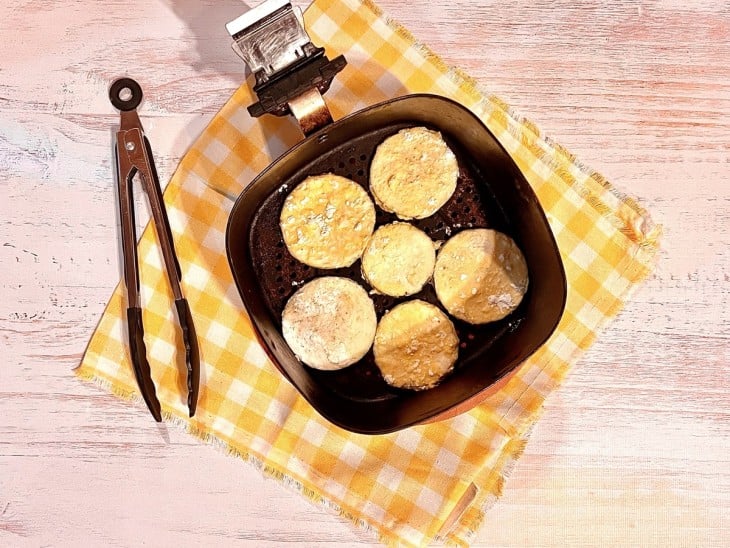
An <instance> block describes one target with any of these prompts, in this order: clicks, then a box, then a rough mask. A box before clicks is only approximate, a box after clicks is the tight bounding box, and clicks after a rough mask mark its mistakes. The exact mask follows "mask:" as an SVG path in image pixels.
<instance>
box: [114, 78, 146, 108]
mask: <svg viewBox="0 0 730 548" xmlns="http://www.w3.org/2000/svg"><path fill="white" fill-rule="evenodd" d="M109 100H110V101H111V102H112V105H114V107H115V108H117V109H118V110H121V111H125V112H126V111H129V110H134V109H136V108H137V107H138V106H139V104H140V103H141V102H142V88H141V87H140V85H139V84H138V83H137V82H135V81H134V80H132V79H131V78H120V79H119V80H115V81H114V83H113V84H112V85H111V87H110V88H109Z"/></svg>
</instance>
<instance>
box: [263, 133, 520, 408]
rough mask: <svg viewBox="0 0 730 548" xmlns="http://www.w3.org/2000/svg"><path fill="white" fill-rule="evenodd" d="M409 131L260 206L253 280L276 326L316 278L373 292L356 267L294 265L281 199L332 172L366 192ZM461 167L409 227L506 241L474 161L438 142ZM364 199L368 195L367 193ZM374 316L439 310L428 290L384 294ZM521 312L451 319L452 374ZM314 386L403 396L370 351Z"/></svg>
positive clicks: (314, 170)
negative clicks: (398, 309)
mask: <svg viewBox="0 0 730 548" xmlns="http://www.w3.org/2000/svg"><path fill="white" fill-rule="evenodd" d="M404 127H408V125H407V124H397V125H392V126H388V127H386V128H383V129H380V130H378V131H375V132H372V133H368V134H365V135H362V136H359V137H357V138H356V139H353V140H351V141H348V142H347V143H343V144H341V145H339V146H337V147H336V148H334V149H333V150H332V151H330V152H329V153H327V154H325V155H323V156H322V157H320V158H318V159H317V160H316V161H315V162H313V163H312V164H310V165H309V166H307V168H306V169H305V170H303V171H301V172H299V173H297V174H296V175H294V176H293V177H292V178H291V179H290V180H288V181H286V182H285V183H284V184H283V185H281V187H279V189H278V190H277V191H275V192H273V193H272V194H271V195H270V196H269V197H268V198H267V199H266V201H265V202H264V203H263V205H262V207H261V209H260V210H259V211H258V213H257V215H256V219H255V220H254V223H253V225H252V228H251V231H252V234H251V236H252V238H251V241H253V242H256V245H255V246H254V248H253V249H252V253H253V258H254V267H255V269H256V275H257V278H258V280H259V283H260V285H261V290H262V291H263V294H264V297H265V300H266V303H267V305H268V307H269V310H270V311H271V313H272V314H273V316H274V317H275V318H276V319H277V321H278V322H279V325H280V318H281V313H282V311H283V309H284V306H285V305H286V302H287V300H288V299H289V297H291V295H292V294H293V293H294V292H295V291H296V290H297V289H298V288H299V287H301V286H302V285H304V284H305V283H306V282H307V281H309V280H311V279H313V278H316V277H319V276H344V277H347V278H350V279H352V280H355V281H356V282H358V283H359V284H361V285H362V286H363V287H365V288H366V289H367V290H368V291H369V290H370V289H371V287H370V286H369V285H368V283H367V282H365V281H364V280H363V278H362V274H361V272H360V261H359V260H358V261H356V262H355V264H353V265H352V266H351V267H349V268H341V269H335V270H323V269H316V268H312V267H309V266H307V265H305V264H302V263H300V262H299V261H297V260H296V259H294V258H293V257H292V256H291V255H290V254H289V252H288V250H287V248H286V245H285V244H284V240H283V238H282V234H281V230H280V228H279V215H280V212H281V208H282V206H283V204H284V200H285V199H286V196H287V195H288V194H289V192H291V190H292V189H293V188H294V187H295V186H296V185H297V184H298V183H300V182H301V181H302V180H304V179H305V178H306V177H307V176H310V175H318V174H321V173H335V174H337V175H341V176H343V177H347V178H348V179H352V180H353V181H355V182H357V183H358V184H360V185H362V186H363V188H365V189H366V190H368V169H369V165H370V161H371V159H372V157H373V154H374V153H375V149H376V148H377V146H378V145H379V144H380V143H381V142H382V141H383V140H384V139H386V138H387V137H388V136H390V135H392V134H394V133H396V132H398V131H399V130H401V129H403V128H404ZM444 138H445V139H446V141H447V143H448V144H449V146H450V148H451V149H452V150H453V151H454V153H455V154H456V157H457V160H458V162H459V179H458V183H457V187H456V191H455V192H454V194H453V196H452V197H451V198H450V199H449V201H448V202H447V203H446V204H445V205H444V206H443V207H442V208H441V209H440V210H439V211H438V212H436V214H434V215H432V216H431V217H429V218H427V219H421V220H416V221H412V223H413V224H414V225H415V226H417V227H418V228H420V229H421V230H423V231H424V232H425V233H426V234H428V235H429V236H430V237H431V239H433V240H434V241H445V240H447V239H448V238H449V237H450V236H451V235H453V234H456V233H457V232H459V231H461V230H463V229H466V228H494V229H496V230H500V231H502V232H505V233H507V234H510V232H511V231H510V229H509V223H508V220H507V217H506V216H505V214H504V212H503V211H502V209H501V208H500V207H499V204H498V203H497V201H496V199H495V198H494V196H493V195H492V193H491V191H490V189H489V185H488V179H485V178H484V177H483V175H482V174H480V173H478V172H477V170H476V169H475V168H474V166H473V164H472V162H471V161H470V160H469V158H468V157H467V156H466V155H465V154H464V153H463V151H462V150H461V149H460V148H459V147H458V145H457V144H456V143H455V142H454V141H453V140H451V139H449V138H448V136H444ZM368 192H369V190H368ZM376 212H377V215H376V227H377V226H380V225H383V224H387V223H390V222H393V221H396V220H397V218H396V216H395V215H393V214H391V213H386V212H385V211H382V210H381V209H380V208H378V207H377V206H376ZM372 298H373V302H374V304H375V311H376V313H377V315H378V318H380V317H381V316H382V315H383V314H384V313H385V312H386V311H387V310H389V309H391V308H393V306H395V305H396V304H398V303H400V302H403V301H406V300H409V299H422V300H425V301H428V302H430V303H433V304H435V305H436V306H439V307H440V308H441V309H442V310H443V307H442V306H441V304H440V303H439V301H438V299H437V297H436V292H435V291H434V289H433V286H432V285H431V284H430V283H429V284H427V285H426V287H425V288H424V289H423V290H422V291H421V292H420V293H417V294H416V295H412V296H410V297H403V298H395V297H388V296H386V295H378V294H373V295H372ZM522 314H523V313H522V311H521V308H518V309H517V310H516V311H515V312H514V313H513V314H511V315H510V316H509V317H508V318H506V319H504V320H502V321H499V322H494V323H490V324H486V325H481V326H474V325H470V324H467V323H465V322H461V321H459V320H456V319H454V318H451V319H452V321H454V325H455V327H456V330H457V333H458V335H459V341H460V349H459V360H458V361H457V363H456V366H455V370H456V369H458V368H459V366H460V365H461V364H462V363H464V362H465V361H466V360H467V359H468V358H469V356H471V355H473V354H475V353H476V352H480V351H481V350H484V349H485V348H486V347H488V346H489V345H491V344H492V342H493V341H494V340H496V339H497V338H498V337H499V336H500V335H501V334H503V333H504V332H505V331H506V330H509V329H513V328H515V327H516V326H517V325H518V324H519V322H520V321H521V320H522V317H523V316H522ZM312 374H313V375H314V376H315V377H316V379H317V381H318V382H320V383H323V384H324V385H327V386H328V387H330V388H331V389H332V390H335V391H337V392H339V393H340V394H342V395H344V396H346V397H348V398H350V399H355V400H374V399H382V398H389V397H397V396H398V395H399V394H402V393H403V391H401V390H398V389H394V388H392V387H390V386H388V385H387V384H386V383H385V381H384V380H383V379H382V377H381V375H380V372H379V370H378V368H377V366H376V365H375V362H374V360H373V356H372V350H371V351H370V352H369V353H368V354H367V355H366V356H365V357H364V358H363V359H362V360H361V361H360V362H358V363H357V364H355V365H353V366H351V367H348V368H345V369H343V370H340V371H334V372H321V371H316V370H312Z"/></svg>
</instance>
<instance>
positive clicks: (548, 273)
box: [227, 96, 565, 433]
mask: <svg viewBox="0 0 730 548" xmlns="http://www.w3.org/2000/svg"><path fill="white" fill-rule="evenodd" d="M416 125H422V126H426V127H429V128H431V129H435V130H438V131H440V132H441V133H442V134H443V136H444V138H445V140H446V142H447V143H448V144H449V146H450V148H451V149H452V150H453V151H454V153H455V154H456V157H457V160H458V162H459V167H460V173H459V180H458V184H457V189H456V192H455V193H454V195H453V196H452V197H451V199H450V200H449V201H448V202H447V203H446V204H445V205H444V207H443V208H441V209H440V210H439V211H438V212H437V213H436V214H435V215H433V216H431V217H429V218H427V219H422V220H418V221H413V224H415V225H416V226H417V227H419V228H421V229H422V230H424V231H425V232H426V233H427V234H428V235H429V236H430V237H431V238H432V239H433V240H435V241H445V240H446V239H448V238H449V236H451V235H453V234H456V233H457V232H459V231H460V230H463V229H466V228H482V227H483V228H494V229H496V230H500V231H502V232H505V233H506V234H508V235H510V236H511V237H512V238H514V239H515V241H516V242H517V244H518V245H519V246H520V248H521V249H522V250H523V253H524V254H525V257H526V260H527V263H528V269H529V273H530V287H529V289H528V293H527V295H526V296H525V298H524V299H523V301H522V303H521V304H520V306H519V307H518V309H517V310H516V311H514V312H513V313H512V314H511V315H510V316H508V317H507V318H505V319H504V320H502V321H498V322H493V323H490V324H485V325H481V326H474V325H470V324H467V323H465V322H461V321H459V320H456V319H454V318H452V321H454V325H455V326H456V329H457V332H458V334H459V340H460V343H461V344H460V350H459V359H458V361H457V363H456V365H455V368H454V371H453V372H452V373H450V374H449V375H448V376H447V377H446V378H445V379H444V380H443V381H442V383H441V384H439V386H437V387H436V388H433V389H430V390H427V391H422V392H413V391H409V390H400V389H396V388H393V387H390V386H389V385H387V384H386V383H385V381H384V380H383V379H382V377H381V375H380V372H379V370H378V368H377V367H376V366H375V363H374V360H373V357H372V351H370V352H369V353H368V354H367V355H366V356H365V358H363V359H362V360H361V361H360V362H358V363H357V364H355V365H353V366H350V367H348V368H345V369H342V370H340V371H334V372H323V371H317V370H314V369H312V368H309V367H307V366H305V365H303V364H301V362H299V361H298V360H297V359H296V358H295V357H294V356H293V354H292V353H291V351H290V350H289V348H288V346H287V345H286V343H285V341H284V340H283V337H282V336H281V331H280V329H281V312H282V310H283V308H284V305H285V304H286V302H287V300H288V298H289V297H290V296H291V295H292V294H293V293H294V292H295V291H296V290H297V289H298V288H299V287H301V286H302V285H303V284H304V283H306V282H307V281H309V280H311V279H313V278H315V277H318V276H327V275H336V276H346V277H349V278H351V279H353V280H355V281H357V282H358V283H360V284H361V285H363V287H365V288H366V289H368V290H369V289H370V286H369V285H368V284H367V283H366V282H365V281H364V280H363V278H362V275H361V273H360V261H357V262H356V263H355V264H354V265H353V266H352V267H350V268H345V269H336V270H322V269H315V268H311V267H309V266H307V265H304V264H302V263H300V262H299V261H297V260H296V259H294V258H293V257H292V256H291V255H290V254H289V252H288V251H287V249H286V246H285V245H284V242H283V238H282V234H281V230H280V228H279V214H280V211H281V207H282V205H283V203H284V200H285V198H286V196H287V195H288V193H289V192H290V191H291V190H292V189H293V188H294V187H295V186H296V185H297V184H298V183H300V182H301V181H303V180H304V179H305V178H306V177H308V176H310V175H317V174H321V173H327V172H331V173H335V174H338V175H342V176H344V177H348V178H350V179H352V180H354V181H356V182H357V183H359V184H360V185H362V186H363V187H364V188H365V189H366V190H368V169H369V165H370V161H371V159H372V157H373V154H374V152H375V149H376V148H377V146H378V145H379V144H380V143H381V142H382V141H383V140H384V139H385V138H387V137H388V136H390V135H392V134H394V133H396V132H397V131H399V130H400V129H403V128H405V127H412V126H416ZM376 210H377V222H376V226H380V225H382V224H385V223H389V222H392V221H394V220H396V217H395V216H394V215H392V214H389V213H386V212H384V211H382V210H380V209H379V208H377V207H376ZM227 248H228V253H229V260H230V263H231V267H232V270H233V273H234V278H235V280H236V283H237V284H238V287H239V290H240V291H241V294H242V297H243V301H244V304H245V305H246V307H247V308H248V310H249V313H251V316H252V319H253V321H254V325H255V326H256V328H257V331H258V332H259V335H260V336H261V338H262V339H263V341H264V343H265V345H266V346H267V350H268V351H269V354H270V355H271V357H272V359H273V360H274V362H275V363H276V364H277V366H278V367H279V368H280V369H281V370H282V373H284V374H285V375H286V376H287V377H288V378H289V380H290V381H291V382H292V383H293V384H294V385H295V386H296V387H297V388H298V389H299V391H300V392H301V393H302V394H303V395H304V396H305V398H306V399H307V400H308V401H309V402H310V403H311V404H312V405H313V406H314V407H315V408H316V409H317V410H318V411H319V412H320V413H322V415H324V416H325V417H326V418H327V419H329V420H330V421H332V422H333V423H335V424H338V425H340V426H342V427H344V428H347V429H350V430H354V431H358V432H364V433H381V432H387V431H392V430H397V429H399V428H403V427H405V426H409V425H411V424H415V423H418V422H421V421H423V420H426V419H428V418H432V417H433V416H435V415H437V414H439V413H441V412H444V411H447V410H448V409H450V408H451V407H453V406H455V405H458V404H459V403H461V402H463V401H464V400H465V399H468V398H470V397H472V396H474V395H475V394H477V393H478V392H480V391H482V390H484V389H486V388H488V387H489V386H490V385H491V384H492V383H494V382H495V381H496V380H498V379H499V378H501V377H502V376H503V375H505V374H507V373H508V372H510V371H511V370H512V369H514V368H515V367H516V366H517V365H518V364H519V363H520V362H521V361H523V360H524V359H525V358H526V357H527V356H529V355H530V354H532V353H533V352H534V351H535V350H536V349H537V348H538V347H539V346H540V345H541V344H542V343H543V342H544V341H545V339H547V337H548V336H549V335H550V333H552V331H553V330H554V328H555V326H556V325H557V322H558V320H559V318H560V315H561V314H562V310H563V307H564V301H565V278H564V274H563V270H562V264H561V262H560V257H559V254H558V252H557V247H556V246H555V242H554V240H553V238H552V234H551V233H550V230H549V227H548V225H547V221H546V220H545V216H544V214H543V213H542V210H541V209H540V206H539V204H538V203H537V200H536V198H535V196H534V194H533V193H532V190H531V189H530V187H529V186H528V185H527V183H526V182H525V181H524V178H523V177H522V175H521V174H520V173H519V171H518V170H517V168H516V166H515V165H514V163H513V162H512V160H511V159H510V158H509V156H508V155H507V154H506V153H505V152H504V151H503V150H502V149H501V147H500V146H499V145H498V144H497V142H496V141H495V140H494V138H493V137H492V136H491V134H490V133H489V132H488V131H487V130H486V128H485V127H484V126H483V124H481V122H480V121H479V120H478V119H477V118H476V117H474V116H473V115H472V114H471V113H469V111H467V110H466V109H464V108H463V107H461V106H459V105H458V104H456V103H453V102H452V101H449V100H447V99H444V98H441V97H436V96H407V97H404V98H401V99H396V100H394V101H390V102H387V103H383V104H381V105H376V106H375V107H371V108H370V109H366V110H364V111H361V112H359V113H356V114H354V115H352V116H350V117H348V118H345V119H343V120H340V121H339V122H337V123H335V124H333V125H332V126H329V127H328V128H325V129H323V130H321V131H320V132H318V133H316V134H314V135H313V136H310V137H309V138H308V139H307V140H305V141H303V142H302V143H300V144H299V145H297V146H296V147H294V148H293V149H292V150H290V151H289V152H287V153H286V154H284V155H283V156H282V157H281V158H280V159H279V160H277V161H276V162H275V163H274V164H272V166H270V167H269V168H268V169H267V171H265V172H264V173H262V174H261V175H260V176H259V177H258V178H257V179H256V180H255V181H254V182H252V183H251V185H250V186H249V187H248V188H247V190H246V191H244V193H243V194H242V196H241V197H240V198H239V200H238V201H237V203H236V205H235V206H234V209H233V211H232V213H231V219H230V221H229V227H228V232H227ZM372 297H373V301H374V303H375V308H376V313H377V315H378V317H379V318H380V317H381V316H382V314H383V313H384V312H386V311H387V310H389V309H390V308H392V307H393V306H394V305H395V304H397V303H399V302H402V301H405V300H409V299H414V298H419V299H423V300H426V301H428V302H431V303H433V304H435V305H437V306H439V307H441V305H440V303H439V301H438V299H437V298H436V295H435V292H434V290H433V287H432V285H431V284H427V286H426V287H425V288H424V289H423V290H422V291H421V292H420V293H418V294H416V295H413V296H410V297H406V298H394V297H387V296H383V295H376V294H374V295H372ZM441 308H442V309H443V307H441Z"/></svg>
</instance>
